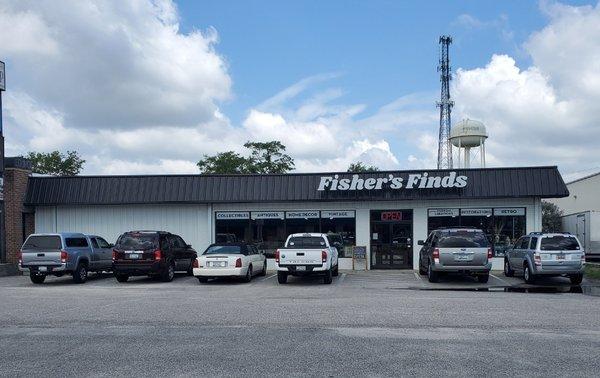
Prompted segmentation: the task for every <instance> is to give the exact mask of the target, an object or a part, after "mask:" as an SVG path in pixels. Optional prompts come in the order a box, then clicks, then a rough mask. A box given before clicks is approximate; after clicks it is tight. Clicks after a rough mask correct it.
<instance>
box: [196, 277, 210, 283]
mask: <svg viewBox="0 0 600 378" xmlns="http://www.w3.org/2000/svg"><path fill="white" fill-rule="evenodd" d="M198 282H200V283H207V282H208V278H207V277H198Z"/></svg>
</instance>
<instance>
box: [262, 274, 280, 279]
mask: <svg viewBox="0 0 600 378" xmlns="http://www.w3.org/2000/svg"><path fill="white" fill-rule="evenodd" d="M276 275H277V273H275V274H272V275H270V276H269V277H267V278H265V279H264V280H263V281H266V280H270V279H271V278H273V277H275V276H276Z"/></svg>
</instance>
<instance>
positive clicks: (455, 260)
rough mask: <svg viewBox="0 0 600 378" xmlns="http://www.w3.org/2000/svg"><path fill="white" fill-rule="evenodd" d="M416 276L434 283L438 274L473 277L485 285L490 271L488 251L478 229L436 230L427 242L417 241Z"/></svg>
mask: <svg viewBox="0 0 600 378" xmlns="http://www.w3.org/2000/svg"><path fill="white" fill-rule="evenodd" d="M419 245H422V246H423V247H422V248H421V251H420V253H419V273H421V274H427V277H428V278H429V282H437V281H438V279H439V274H440V273H463V274H469V275H474V276H477V280H478V281H479V282H481V283H486V282H488V280H489V277H490V270H491V269H492V249H491V246H490V242H489V240H488V238H487V237H486V235H485V234H484V233H483V231H482V230H480V229H476V228H444V229H437V230H435V231H433V232H431V234H429V237H428V238H427V240H425V241H423V240H419Z"/></svg>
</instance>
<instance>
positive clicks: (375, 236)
mask: <svg viewBox="0 0 600 378" xmlns="http://www.w3.org/2000/svg"><path fill="white" fill-rule="evenodd" d="M567 195H568V190H567V188H566V186H565V184H564V182H563V180H562V178H561V176H560V174H559V172H558V170H557V169H556V167H529V168H495V169H492V168H488V169H458V170H431V171H427V170H423V171H390V172H375V173H360V174H351V173H311V174H284V175H224V176H221V175H168V176H167V175H163V176H79V177H63V178H53V177H30V178H29V183H28V186H27V193H26V195H25V200H24V205H25V208H26V209H27V211H28V212H30V213H34V214H35V231H36V232H59V231H78V232H85V233H94V234H98V235H102V236H103V237H105V238H106V239H107V240H110V241H115V240H116V238H117V237H118V236H119V235H120V234H121V233H122V232H124V231H128V230H139V229H161V230H167V231H170V232H173V233H177V234H179V235H181V236H182V237H183V238H184V239H185V240H186V241H187V242H188V243H190V244H192V245H193V246H194V247H195V248H196V249H197V250H198V251H202V250H204V249H205V248H206V247H207V246H208V245H209V244H210V243H213V242H215V241H227V240H244V241H248V242H253V243H256V244H257V245H258V247H259V249H260V250H262V251H264V253H265V254H266V255H267V256H272V255H273V253H274V251H275V249H277V248H278V247H281V246H282V245H283V243H284V241H285V239H286V237H287V235H289V234H291V233H298V232H322V233H330V234H334V235H335V236H334V237H336V238H339V239H341V242H342V243H343V245H344V248H343V250H341V251H340V256H341V257H342V259H341V260H340V268H342V269H350V268H351V267H352V251H353V247H354V246H364V247H366V250H367V256H366V260H367V261H366V262H367V267H368V268H369V269H417V263H418V253H419V247H418V240H423V239H426V238H427V235H428V233H429V232H430V231H431V230H433V229H435V228H438V227H456V226H460V227H477V228H481V229H483V230H484V231H485V233H486V234H487V235H488V237H489V239H490V241H491V242H492V244H493V248H494V254H495V256H496V258H495V261H494V264H495V268H500V267H501V266H502V256H503V254H504V251H505V249H506V247H507V246H508V245H510V244H511V243H512V242H513V241H514V240H515V239H516V238H518V237H519V236H521V235H523V234H525V233H528V232H532V231H539V230H540V229H541V224H542V220H541V199H542V198H559V197H564V196H567Z"/></svg>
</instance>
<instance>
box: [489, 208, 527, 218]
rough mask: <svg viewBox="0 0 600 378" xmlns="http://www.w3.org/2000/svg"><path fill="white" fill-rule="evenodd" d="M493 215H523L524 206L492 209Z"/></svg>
mask: <svg viewBox="0 0 600 378" xmlns="http://www.w3.org/2000/svg"><path fill="white" fill-rule="evenodd" d="M494 215H497V216H504V217H510V216H521V215H525V208H524V207H504V208H499V209H494Z"/></svg>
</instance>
